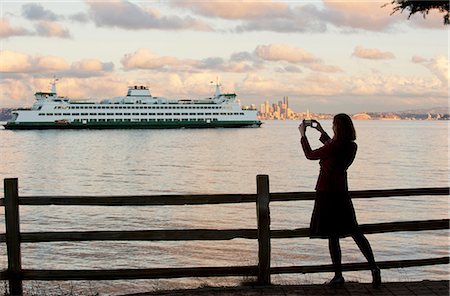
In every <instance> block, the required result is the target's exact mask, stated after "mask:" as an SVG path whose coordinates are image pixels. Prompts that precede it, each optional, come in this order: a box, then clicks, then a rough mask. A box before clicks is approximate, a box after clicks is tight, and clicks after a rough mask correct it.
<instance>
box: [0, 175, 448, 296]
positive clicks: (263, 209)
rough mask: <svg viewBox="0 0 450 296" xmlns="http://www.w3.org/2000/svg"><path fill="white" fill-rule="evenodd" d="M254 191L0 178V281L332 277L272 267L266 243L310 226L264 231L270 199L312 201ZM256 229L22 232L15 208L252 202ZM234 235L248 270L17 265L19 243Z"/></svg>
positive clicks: (407, 226)
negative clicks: (148, 192) (129, 189)
mask: <svg viewBox="0 0 450 296" xmlns="http://www.w3.org/2000/svg"><path fill="white" fill-rule="evenodd" d="M256 179H257V193H256V194H213V195H161V196H19V187H18V179H17V178H9V179H4V194H5V195H4V199H0V206H4V207H5V224H6V225H5V226H6V227H5V228H6V233H4V234H0V242H6V247H7V257H8V258H7V259H8V269H7V270H3V271H1V272H0V280H7V281H8V282H9V292H10V294H11V295H21V294H22V293H23V286H22V281H24V280H38V281H58V280H125V279H133V280H134V279H160V278H182V277H225V276H250V277H251V276H254V277H257V283H258V284H261V285H268V284H270V276H271V274H284V273H318V272H331V271H332V270H333V268H332V265H312V266H282V267H271V264H270V259H271V239H283V238H298V237H308V236H309V229H308V228H297V229H289V230H271V229H270V209H269V203H270V202H281V201H305V200H314V197H315V193H314V192H286V193H271V192H270V191H269V176H267V175H258V176H257V177H256ZM350 194H351V195H352V198H382V197H397V196H422V195H427V196H429V195H436V196H438V195H443V196H448V195H449V187H440V188H414V189H389V190H363V191H351V192H350ZM255 202H256V211H257V229H221V230H214V229H188V230H173V229H170V230H137V231H63V232H61V231H58V232H21V231H20V217H19V207H20V206H21V205H27V206H48V205H60V206H75V205H76V206H162V205H165V206H166V205H205V204H226V203H255ZM360 227H361V229H362V231H363V232H364V233H365V234H373V233H385V232H398V231H423V230H443V229H449V219H439V220H425V221H403V222H389V223H375V224H362V225H360ZM235 238H244V239H257V240H258V264H257V265H254V266H228V267H183V268H150V269H149V268H147V269H112V270H42V269H24V268H22V263H21V260H22V257H21V243H42V242H62V241H78V242H80V241H173V240H176V241H185V240H231V239H235ZM449 262H450V257H449V256H445V257H437V258H427V259H412V260H393V261H381V262H377V264H378V265H379V266H380V268H381V269H389V268H404V267H416V266H426V265H436V264H448V263H449ZM342 269H343V270H344V271H355V270H363V269H369V265H368V264H367V263H347V264H343V266H342Z"/></svg>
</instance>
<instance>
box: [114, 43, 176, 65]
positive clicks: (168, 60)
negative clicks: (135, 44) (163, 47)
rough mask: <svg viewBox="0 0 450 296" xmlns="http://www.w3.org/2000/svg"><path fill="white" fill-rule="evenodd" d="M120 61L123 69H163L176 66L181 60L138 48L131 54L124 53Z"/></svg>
mask: <svg viewBox="0 0 450 296" xmlns="http://www.w3.org/2000/svg"><path fill="white" fill-rule="evenodd" d="M120 62H121V63H122V65H123V66H124V68H125V70H131V69H163V68H167V67H168V66H176V65H179V64H181V61H180V60H179V59H177V58H175V57H169V56H159V55H157V54H155V53H154V52H152V51H150V50H148V49H144V48H141V49H138V50H137V51H136V52H134V53H132V54H126V55H125V56H124V57H123V58H122V59H121V60H120Z"/></svg>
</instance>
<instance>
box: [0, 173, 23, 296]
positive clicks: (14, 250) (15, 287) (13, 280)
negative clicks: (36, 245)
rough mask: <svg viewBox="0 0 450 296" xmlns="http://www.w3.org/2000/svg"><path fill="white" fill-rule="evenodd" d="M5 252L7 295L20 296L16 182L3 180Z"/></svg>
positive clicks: (20, 265)
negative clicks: (6, 259)
mask: <svg viewBox="0 0 450 296" xmlns="http://www.w3.org/2000/svg"><path fill="white" fill-rule="evenodd" d="M4 190H5V223H6V250H7V253H8V277H9V294H10V295H22V294H23V287H22V274H21V271H22V263H21V255H20V224H19V223H20V221H19V189H18V180H17V178H14V179H12V178H11V179H5V181H4Z"/></svg>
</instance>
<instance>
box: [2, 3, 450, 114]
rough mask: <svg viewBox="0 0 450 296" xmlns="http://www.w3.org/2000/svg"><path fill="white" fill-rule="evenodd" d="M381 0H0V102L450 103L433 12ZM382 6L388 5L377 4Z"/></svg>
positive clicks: (333, 108)
mask: <svg viewBox="0 0 450 296" xmlns="http://www.w3.org/2000/svg"><path fill="white" fill-rule="evenodd" d="M389 2H390V1H388V0H382V1H364V0H357V1H354V0H353V1H332V0H322V1H320V0H304V1H281V0H274V1H264V2H260V1H259V2H258V1H251V0H250V1H227V2H222V1H212V2H204V1H164V2H161V1H160V2H154V1H125V0H116V1H111V2H97V1H71V2H60V1H49V2H40V1H2V2H1V3H0V11H1V16H2V17H1V21H0V38H1V41H0V74H1V76H2V79H1V81H0V107H2V108H5V107H15V108H17V107H27V106H31V105H32V104H33V101H34V98H33V94H34V93H35V92H36V91H49V90H50V82H51V80H52V77H53V76H57V77H58V78H60V81H59V84H58V93H59V94H60V95H63V96H67V97H71V98H95V99H98V100H102V99H105V98H111V97H114V96H120V95H123V94H125V93H126V91H127V87H128V86H129V85H146V86H148V87H149V88H150V90H151V91H152V94H153V95H155V96H163V97H167V98H170V99H175V98H178V99H185V98H202V97H207V96H210V95H212V94H213V93H214V88H213V87H212V86H211V85H210V84H209V81H211V80H215V78H216V77H217V76H218V77H219V78H220V83H221V84H222V85H223V87H222V88H223V92H233V93H236V94H237V95H238V97H239V98H240V99H241V101H242V102H243V104H245V105H250V104H254V105H256V106H260V104H262V103H264V101H265V100H266V99H269V100H270V101H274V100H276V99H277V98H280V97H283V96H288V97H289V105H290V106H291V108H293V109H298V108H300V107H301V106H305V105H306V106H309V108H310V109H311V110H315V111H316V112H321V113H339V112H346V113H356V112H362V111H364V110H370V111H374V112H376V111H394V110H403V109H415V108H424V107H429V106H447V105H448V57H447V56H448V54H447V53H448V28H447V27H446V26H444V25H443V14H441V13H439V12H437V10H432V11H430V13H429V14H428V15H427V16H426V18H423V17H422V15H413V16H412V17H411V18H410V19H408V15H407V13H403V14H400V13H395V14H393V15H391V13H392V5H389ZM384 4H388V5H386V6H384Z"/></svg>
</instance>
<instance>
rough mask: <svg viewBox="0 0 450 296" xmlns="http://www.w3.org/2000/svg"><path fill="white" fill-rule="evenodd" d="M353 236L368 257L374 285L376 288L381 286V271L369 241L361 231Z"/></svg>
mask: <svg viewBox="0 0 450 296" xmlns="http://www.w3.org/2000/svg"><path fill="white" fill-rule="evenodd" d="M352 237H353V239H354V240H355V242H356V244H357V245H358V247H359V249H360V250H361V252H362V253H363V255H364V257H366V259H367V261H368V262H369V266H370V269H371V271H372V286H373V287H374V288H379V287H380V285H381V271H380V268H379V267H378V266H377V264H376V262H375V258H374V256H373V252H372V248H371V247H370V243H369V241H368V240H367V238H366V237H365V236H364V234H363V233H362V232H361V231H358V232H356V233H354V234H353V235H352Z"/></svg>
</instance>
